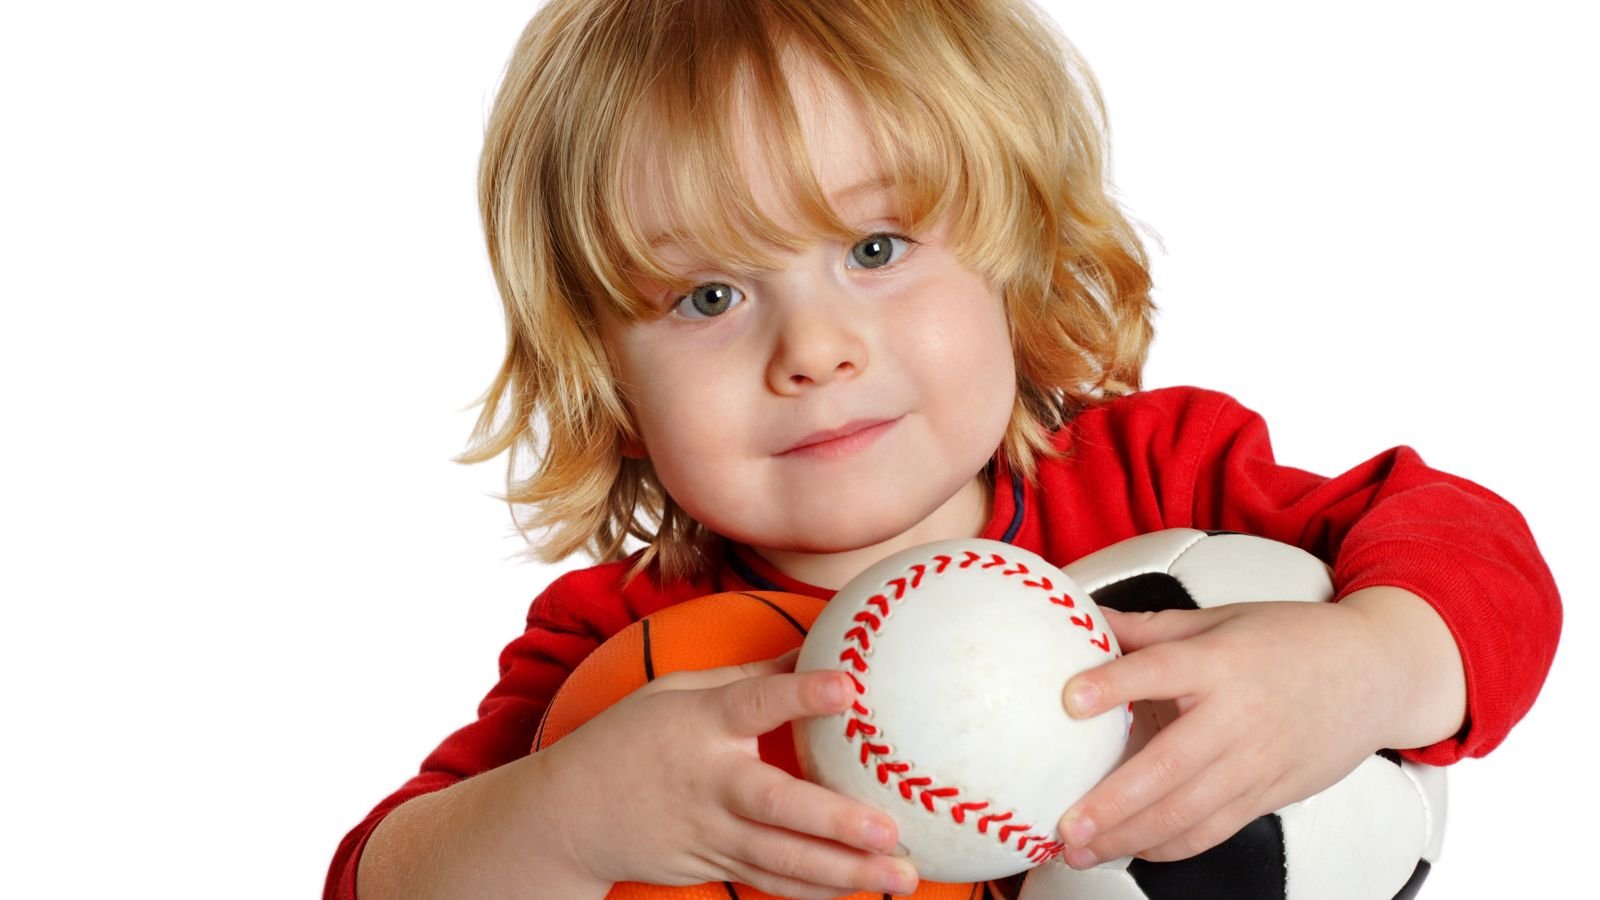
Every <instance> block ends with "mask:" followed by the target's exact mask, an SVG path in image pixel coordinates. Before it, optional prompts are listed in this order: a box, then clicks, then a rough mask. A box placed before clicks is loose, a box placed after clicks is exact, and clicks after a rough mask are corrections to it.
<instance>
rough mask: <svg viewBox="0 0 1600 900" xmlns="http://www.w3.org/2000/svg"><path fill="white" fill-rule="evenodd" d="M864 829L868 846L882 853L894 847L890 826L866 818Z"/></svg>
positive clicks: (892, 831)
mask: <svg viewBox="0 0 1600 900" xmlns="http://www.w3.org/2000/svg"><path fill="white" fill-rule="evenodd" d="M864 831H865V832H866V844H867V846H868V847H871V848H872V849H874V850H879V851H882V852H884V853H888V852H889V851H890V850H893V849H894V845H895V840H894V829H893V828H891V827H890V826H888V825H886V824H884V823H883V822H880V821H878V820H877V819H868V820H867V826H866V828H865V829H864Z"/></svg>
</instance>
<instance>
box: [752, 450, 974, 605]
mask: <svg viewBox="0 0 1600 900" xmlns="http://www.w3.org/2000/svg"><path fill="white" fill-rule="evenodd" d="M992 494H993V490H992V488H990V486H989V484H988V481H987V480H986V479H985V478H984V477H983V476H982V475H981V474H980V475H979V476H977V477H976V478H973V479H972V480H971V481H969V482H967V484H966V485H965V486H964V487H962V488H961V490H959V491H957V492H956V493H955V495H954V496H952V497H951V498H950V499H949V500H946V501H945V502H944V505H942V506H940V507H939V508H938V509H936V510H934V511H933V512H932V513H931V514H929V515H928V516H927V517H926V518H924V519H923V520H922V521H920V522H918V523H916V524H915V525H913V526H912V527H911V528H909V529H907V530H905V531H903V532H901V533H900V534H897V535H895V536H894V537H892V538H890V539H888V540H886V541H881V542H879V543H876V544H872V545H869V546H866V547H858V548H856V549H853V550H841V551H838V552H834V553H805V552H800V551H795V550H772V549H768V548H764V547H754V548H752V549H754V550H755V552H756V553H759V554H760V555H761V557H762V558H763V559H765V560H767V561H768V562H770V563H772V564H773V565H774V566H776V567H777V569H778V571H780V572H782V573H783V574H785V575H788V576H789V577H790V578H795V579H798V580H800V581H803V582H805V583H806V584H811V585H815V586H817V587H820V588H827V589H829V590H838V589H839V588H841V587H843V586H844V585H845V583H846V582H848V581H849V580H850V579H852V578H854V577H855V576H856V575H857V574H859V573H860V572H861V571H862V570H863V569H865V568H867V567H868V566H870V565H872V564H873V563H875V562H877V561H878V560H880V559H883V558H884V557H885V556H888V555H890V554H892V553H897V552H899V551H901V550H905V549H906V548H908V547H915V546H917V545H918V544H926V543H929V542H930V541H943V540H948V539H951V538H970V537H977V536H978V535H980V534H982V533H983V529H984V527H985V526H987V525H988V524H989V518H990V515H991V510H992V509H993V498H992Z"/></svg>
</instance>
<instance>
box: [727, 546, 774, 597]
mask: <svg viewBox="0 0 1600 900" xmlns="http://www.w3.org/2000/svg"><path fill="white" fill-rule="evenodd" d="M728 566H729V567H730V568H732V569H733V571H734V574H736V575H738V576H739V577H740V578H743V579H744V583H745V584H748V585H750V586H751V587H753V588H756V589H757V590H762V591H781V590H783V588H780V587H778V586H777V585H775V584H773V583H772V582H770V581H768V580H767V579H765V578H762V577H761V576H760V575H758V574H756V570H755V569H752V568H750V564H749V563H747V562H745V561H744V560H742V559H740V558H739V554H737V553H735V552H733V548H732V547H729V548H728Z"/></svg>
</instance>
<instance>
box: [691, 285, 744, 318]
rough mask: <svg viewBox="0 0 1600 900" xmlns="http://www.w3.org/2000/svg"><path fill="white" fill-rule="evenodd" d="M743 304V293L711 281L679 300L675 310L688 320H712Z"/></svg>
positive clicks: (696, 287) (729, 286)
mask: <svg viewBox="0 0 1600 900" xmlns="http://www.w3.org/2000/svg"><path fill="white" fill-rule="evenodd" d="M743 302H744V292H743V291H741V290H739V289H738V288H736V287H734V286H732V285H729V284H723V283H721V282H718V281H711V282H707V283H705V284H697V285H695V286H694V290H692V291H690V292H689V293H687V294H685V295H683V296H682V297H681V298H679V300H678V303H677V305H676V306H675V307H674V309H676V310H677V312H678V315H680V316H683V317H684V318H686V319H712V318H715V317H717V316H720V315H722V314H723V313H725V312H727V311H728V310H730V309H732V308H734V307H735V306H738V305H739V304H740V303H743Z"/></svg>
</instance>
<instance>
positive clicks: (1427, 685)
mask: <svg viewBox="0 0 1600 900" xmlns="http://www.w3.org/2000/svg"><path fill="white" fill-rule="evenodd" d="M1340 605H1341V606H1343V607H1345V608H1347V609H1352V610H1356V611H1359V612H1360V613H1361V614H1362V615H1363V616H1364V617H1365V618H1366V619H1367V620H1368V622H1369V623H1370V624H1371V625H1372V634H1373V643H1372V645H1371V647H1370V648H1369V649H1371V650H1372V651H1373V653H1374V654H1375V656H1374V661H1375V663H1376V665H1378V666H1380V667H1382V668H1381V669H1380V671H1386V672H1388V673H1390V677H1388V678H1386V679H1385V682H1384V683H1385V684H1386V685H1387V691H1386V693H1385V695H1384V696H1381V697H1377V698H1374V699H1375V700H1376V701H1378V702H1377V703H1376V705H1375V709H1374V711H1375V713H1376V714H1377V715H1379V716H1381V717H1383V720H1384V721H1383V722H1382V732H1381V733H1382V735H1383V738H1384V746H1386V747H1393V748H1395V749H1409V748H1412V747H1426V746H1428V745H1429V744H1433V743H1436V742H1438V741H1442V740H1444V739H1446V738H1448V737H1451V736H1453V735H1455V734H1457V733H1458V732H1459V731H1460V730H1461V726H1462V725H1463V723H1464V722H1465V720H1466V711H1467V686H1466V674H1465V671H1464V670H1463V667H1462V662H1461V651H1460V649H1459V648H1458V647H1457V646H1456V641H1455V637H1454V636H1452V635H1451V633H1450V629H1449V628H1448V627H1447V626H1446V625H1445V623H1444V620H1443V619H1441V618H1440V617H1439V614H1438V613H1437V612H1435V611H1434V609H1433V607H1432V606H1431V605H1430V604H1429V603H1428V602H1427V601H1426V600H1424V599H1422V598H1421V597H1418V596H1417V595H1416V594H1413V593H1411V592H1410V591H1406V590H1403V589H1401V588H1396V587H1370V588H1363V589H1361V590H1358V591H1354V592H1352V593H1350V594H1349V595H1347V596H1345V597H1344V598H1343V599H1342V600H1340Z"/></svg>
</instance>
